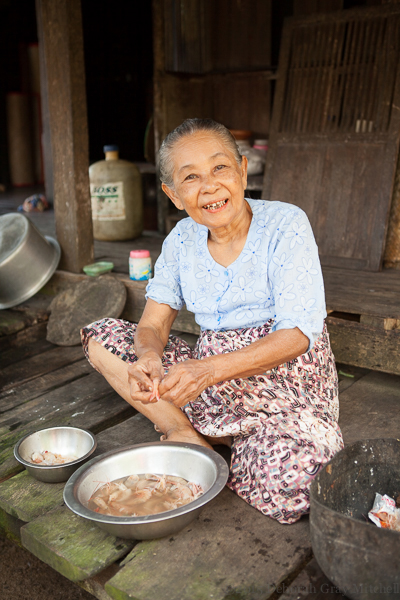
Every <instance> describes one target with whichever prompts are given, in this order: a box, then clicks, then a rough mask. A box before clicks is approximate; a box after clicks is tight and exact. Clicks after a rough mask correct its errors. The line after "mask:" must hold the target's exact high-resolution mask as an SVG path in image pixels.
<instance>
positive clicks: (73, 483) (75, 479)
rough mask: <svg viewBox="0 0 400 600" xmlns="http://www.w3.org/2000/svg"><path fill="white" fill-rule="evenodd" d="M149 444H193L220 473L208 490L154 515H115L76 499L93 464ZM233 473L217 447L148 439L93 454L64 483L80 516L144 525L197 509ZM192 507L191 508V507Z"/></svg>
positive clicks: (68, 500)
mask: <svg viewBox="0 0 400 600" xmlns="http://www.w3.org/2000/svg"><path fill="white" fill-rule="evenodd" d="M148 446H153V447H154V446H160V447H161V446H165V447H171V446H175V447H179V448H189V449H191V450H195V451H197V452H200V453H202V454H205V455H206V456H208V457H209V458H211V459H212V460H213V461H214V464H215V466H216V470H217V476H216V479H215V481H214V483H213V485H212V486H211V487H210V489H209V490H207V492H205V494H203V495H202V496H200V498H197V499H196V500H193V501H192V502H189V503H188V504H185V505H184V506H181V507H179V508H174V509H173V510H166V511H164V512H161V513H156V514H154V515H146V516H144V517H114V516H107V515H102V514H101V513H95V512H93V511H92V510H90V509H89V508H86V507H85V506H83V504H81V502H79V500H77V499H76V497H75V494H74V490H75V489H76V487H77V485H78V484H79V479H80V478H81V477H82V476H83V475H84V473H85V471H87V470H88V469H90V468H91V467H92V466H93V465H95V464H96V463H98V462H101V461H102V460H104V459H105V458H108V457H110V456H113V455H114V454H119V453H121V452H126V451H128V450H132V449H139V448H146V447H148ZM228 476H229V467H228V465H227V463H226V461H225V459H224V458H223V457H222V456H220V455H219V454H218V453H217V452H215V450H212V449H210V448H206V447H205V446H198V445H197V444H189V443H185V444H182V443H180V442H147V443H144V444H133V445H130V446H123V447H122V448H118V449H116V450H110V451H109V452H105V453H104V454H100V455H99V456H96V457H95V458H92V460H90V461H89V462H86V463H85V464H84V465H82V466H81V467H80V468H79V469H78V470H77V471H75V473H74V474H73V475H71V477H70V478H69V479H68V481H67V483H66V484H65V487H64V494H63V497H64V502H65V504H66V505H67V506H68V508H69V509H70V510H72V512H74V513H75V514H77V515H79V516H80V517H84V518H86V519H89V520H91V521H94V522H100V523H106V524H109V525H111V524H112V525H144V524H147V523H157V522H160V521H167V520H169V519H173V518H175V517H179V516H180V515H183V514H186V513H188V512H192V511H195V510H196V509H199V508H201V507H202V506H204V505H205V504H208V502H210V501H211V500H212V499H213V498H215V497H216V496H217V495H218V494H219V493H220V492H221V491H222V490H223V488H224V487H225V485H226V482H227V480H228ZM189 507H190V508H189Z"/></svg>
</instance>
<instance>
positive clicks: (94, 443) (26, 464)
mask: <svg viewBox="0 0 400 600" xmlns="http://www.w3.org/2000/svg"><path fill="white" fill-rule="evenodd" d="M54 429H72V430H74V431H83V432H84V433H87V434H88V435H89V437H90V438H91V439H92V447H91V448H90V450H89V451H88V452H86V454H84V455H83V456H81V457H80V458H77V459H76V460H72V461H71V462H67V463H63V464H61V465H40V464H36V463H31V462H29V461H27V460H25V459H24V458H22V456H21V455H20V453H19V448H20V446H21V444H22V442H24V441H25V440H26V439H27V438H29V437H31V435H35V434H36V433H40V432H42V431H52V430H54ZM96 448H97V440H96V436H95V435H94V434H93V433H92V432H91V431H89V430H88V429H84V428H83V427H74V426H73V425H55V426H54V427H44V428H43V429H37V430H36V431H31V433H27V434H26V435H24V437H22V438H21V439H20V440H19V441H18V442H17V443H16V444H15V446H14V456H15V458H16V459H17V461H18V462H20V463H21V464H22V465H24V467H33V468H34V469H42V470H43V471H46V470H47V471H48V470H50V469H62V468H63V467H69V466H70V465H76V464H77V463H80V462H81V461H82V460H85V459H86V458H87V457H88V456H90V455H91V454H93V452H94V451H95V450H96Z"/></svg>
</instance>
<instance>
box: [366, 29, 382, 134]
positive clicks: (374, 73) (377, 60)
mask: <svg viewBox="0 0 400 600" xmlns="http://www.w3.org/2000/svg"><path fill="white" fill-rule="evenodd" d="M384 32H385V19H379V21H378V27H377V35H376V40H375V45H374V50H373V61H372V64H373V66H372V70H371V87H370V92H369V94H367V105H366V109H365V114H366V118H367V119H368V121H373V129H374V131H377V130H378V123H377V119H376V106H377V96H378V79H379V73H380V65H381V56H382V41H383V36H384Z"/></svg>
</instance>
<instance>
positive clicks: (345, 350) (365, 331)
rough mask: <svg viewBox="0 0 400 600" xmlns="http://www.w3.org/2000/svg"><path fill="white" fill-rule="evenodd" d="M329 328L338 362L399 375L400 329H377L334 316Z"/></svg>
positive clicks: (330, 320)
mask: <svg viewBox="0 0 400 600" xmlns="http://www.w3.org/2000/svg"><path fill="white" fill-rule="evenodd" d="M326 326H327V328H328V331H329V336H330V339H331V345H332V350H333V354H334V355H335V359H336V362H339V363H344V364H347V365H355V366H357V367H364V368H366V369H373V370H374V371H383V372H385V373H393V374H395V375H400V362H399V356H400V330H399V329H391V330H387V329H385V328H384V327H381V328H380V329H378V328H377V327H371V326H368V325H365V324H363V323H358V322H356V321H347V320H345V319H337V318H335V317H331V316H328V317H327V319H326Z"/></svg>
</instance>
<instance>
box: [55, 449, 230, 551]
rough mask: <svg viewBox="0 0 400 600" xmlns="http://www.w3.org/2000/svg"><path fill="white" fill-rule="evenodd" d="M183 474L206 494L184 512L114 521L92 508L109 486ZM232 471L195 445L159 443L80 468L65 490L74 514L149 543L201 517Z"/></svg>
mask: <svg viewBox="0 0 400 600" xmlns="http://www.w3.org/2000/svg"><path fill="white" fill-rule="evenodd" d="M135 473H136V474H141V473H157V474H159V475H161V474H164V473H166V474H167V475H177V476H180V477H184V478H185V479H187V480H189V481H193V482H194V483H197V484H200V485H201V487H202V488H203V490H204V491H205V493H204V494H203V495H202V496H200V498H197V500H194V501H193V502H190V504H186V505H185V506H181V507H180V508H176V509H174V510H169V511H166V512H163V513H158V514H156V515H148V516H145V517H112V516H107V515H102V514H99V513H95V512H93V511H91V510H89V509H88V508H87V503H88V501H89V498H90V497H91V496H92V494H93V493H94V491H95V490H96V489H97V488H98V487H99V482H104V483H106V482H108V481H113V480H115V479H119V478H121V477H127V476H129V475H133V474H135ZM228 474H229V469H228V465H227V464H226V462H225V460H224V459H223V458H222V457H221V456H220V455H219V454H217V452H214V450H210V449H208V448H203V447H202V446H197V445H195V444H180V443H177V442H155V443H149V444H138V445H136V446H128V447H125V448H121V449H118V450H113V451H111V452H108V453H106V454H103V455H102V456H99V457H98V458H93V459H92V460H91V461H89V462H88V463H86V464H85V465H84V466H83V467H81V468H80V469H78V471H76V473H74V475H72V477H71V478H70V479H69V480H68V482H67V484H66V486H65V489H64V502H65V504H66V505H67V506H68V508H70V509H71V510H72V511H73V512H74V513H76V514H77V515H79V516H80V517H84V518H85V519H89V520H91V521H94V522H95V523H96V524H97V525H98V526H99V527H101V529H104V530H105V531H107V532H108V533H111V534H112V535H115V536H117V537H121V538H127V539H138V540H147V539H153V538H159V537H163V536H166V535H171V534H174V533H176V532H178V531H180V530H181V529H183V528H184V527H186V525H188V524H189V523H190V522H191V521H193V519H195V518H196V517H197V516H198V515H199V514H200V512H201V510H202V509H203V508H204V506H205V505H206V504H207V503H208V502H210V500H212V499H213V498H215V496H216V495H217V494H219V493H220V491H221V490H222V489H223V487H224V486H225V484H226V482H227V479H228Z"/></svg>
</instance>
